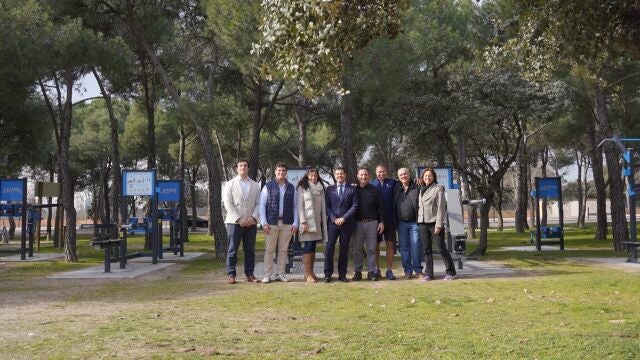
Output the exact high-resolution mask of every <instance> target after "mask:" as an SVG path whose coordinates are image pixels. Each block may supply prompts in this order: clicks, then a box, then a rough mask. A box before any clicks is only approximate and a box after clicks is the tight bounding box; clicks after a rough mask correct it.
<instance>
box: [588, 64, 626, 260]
mask: <svg viewBox="0 0 640 360" xmlns="http://www.w3.org/2000/svg"><path fill="white" fill-rule="evenodd" d="M603 71H606V68H605V69H603ZM595 93H596V101H595V114H596V119H597V126H598V132H599V133H600V136H601V138H610V137H611V136H612V134H613V132H612V129H611V126H610V123H609V115H608V113H607V94H606V93H605V92H604V90H603V89H602V86H601V85H600V82H599V81H596V85H595ZM603 148H604V155H605V158H606V160H607V172H608V175H609V199H610V203H611V229H612V232H613V247H614V249H615V250H616V251H625V250H626V249H625V248H626V246H625V245H624V244H623V242H625V241H628V240H629V232H628V229H627V218H626V206H625V204H626V198H625V196H624V182H623V181H622V177H621V173H622V169H621V168H620V163H619V160H620V156H621V154H620V151H619V150H618V148H617V146H616V145H615V144H614V143H612V142H606V143H604V145H603Z"/></svg>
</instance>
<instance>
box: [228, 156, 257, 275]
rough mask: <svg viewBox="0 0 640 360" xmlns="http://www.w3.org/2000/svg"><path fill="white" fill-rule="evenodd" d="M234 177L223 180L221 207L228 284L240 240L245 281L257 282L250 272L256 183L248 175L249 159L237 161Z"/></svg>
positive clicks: (253, 246)
mask: <svg viewBox="0 0 640 360" xmlns="http://www.w3.org/2000/svg"><path fill="white" fill-rule="evenodd" d="M236 172H237V173H238V176H236V177H235V178H233V179H232V180H230V181H229V182H227V185H226V186H225V188H224V191H223V192H222V200H223V202H224V208H225V209H226V210H227V216H226V218H225V221H224V223H225V226H226V229H227V236H229V250H228V251H227V275H228V282H229V284H235V283H236V263H237V260H238V248H239V247H240V241H242V247H243V248H244V273H245V275H246V277H247V282H258V280H257V279H256V277H255V276H254V275H253V269H254V267H255V258H256V254H255V248H256V234H257V231H258V230H257V226H256V224H257V223H258V218H259V214H258V204H259V202H260V185H258V183H257V182H255V181H253V180H251V179H250V178H249V162H248V161H247V160H240V161H238V163H237V164H236Z"/></svg>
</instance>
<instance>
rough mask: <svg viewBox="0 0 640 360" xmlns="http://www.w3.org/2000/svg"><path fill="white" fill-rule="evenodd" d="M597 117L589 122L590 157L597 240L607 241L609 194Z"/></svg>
mask: <svg viewBox="0 0 640 360" xmlns="http://www.w3.org/2000/svg"><path fill="white" fill-rule="evenodd" d="M595 122H596V119H595V116H594V118H593V119H592V121H590V122H589V124H590V126H589V141H590V148H589V155H590V157H591V170H592V172H593V183H594V185H595V187H596V217H597V225H596V233H595V239H596V240H606V239H607V232H608V229H607V192H606V185H605V182H604V170H603V167H602V151H601V149H600V148H598V147H597V146H598V143H599V142H600V136H599V135H598V134H597V132H596V125H595Z"/></svg>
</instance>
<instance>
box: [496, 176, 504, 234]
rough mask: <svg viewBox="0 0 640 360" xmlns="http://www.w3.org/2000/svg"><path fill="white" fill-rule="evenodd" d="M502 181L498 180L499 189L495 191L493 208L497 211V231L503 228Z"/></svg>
mask: <svg viewBox="0 0 640 360" xmlns="http://www.w3.org/2000/svg"><path fill="white" fill-rule="evenodd" d="M502 189H503V182H502V181H500V189H499V190H498V191H497V192H496V195H497V196H496V200H495V209H496V211H497V212H498V228H497V230H498V231H503V230H504V217H503V216H502V196H503V190H502Z"/></svg>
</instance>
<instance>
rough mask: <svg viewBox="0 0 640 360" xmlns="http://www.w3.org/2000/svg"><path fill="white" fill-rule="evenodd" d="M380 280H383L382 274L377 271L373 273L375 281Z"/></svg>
mask: <svg viewBox="0 0 640 360" xmlns="http://www.w3.org/2000/svg"><path fill="white" fill-rule="evenodd" d="M378 280H382V274H381V273H380V270H376V271H375V272H374V273H373V281H378Z"/></svg>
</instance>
